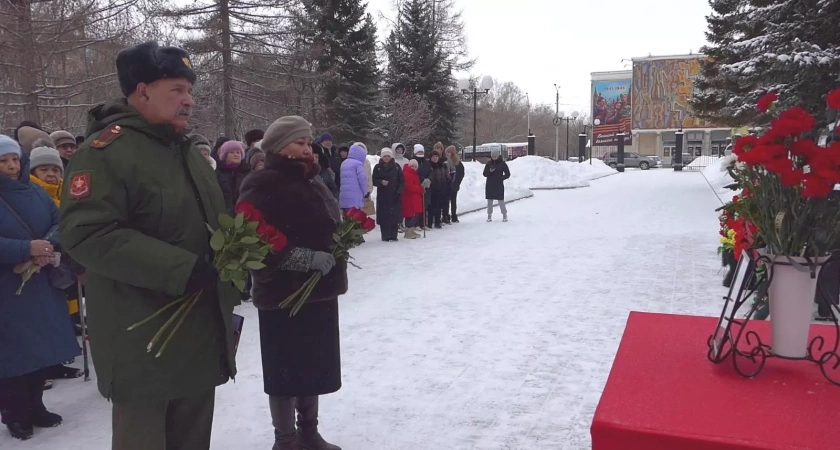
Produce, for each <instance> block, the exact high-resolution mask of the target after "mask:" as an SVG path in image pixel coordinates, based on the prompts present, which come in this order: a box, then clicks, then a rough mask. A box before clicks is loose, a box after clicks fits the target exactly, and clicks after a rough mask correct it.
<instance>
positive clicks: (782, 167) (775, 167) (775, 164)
mask: <svg viewBox="0 0 840 450" xmlns="http://www.w3.org/2000/svg"><path fill="white" fill-rule="evenodd" d="M764 167H766V168H767V170H769V171H770V172H773V173H778V174H780V175H783V174H786V173H788V172H790V171H792V170H793V161H791V160H789V159H787V158H771V159H769V160H767V161H766V162H765V163H764Z"/></svg>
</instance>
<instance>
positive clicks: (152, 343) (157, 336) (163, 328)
mask: <svg viewBox="0 0 840 450" xmlns="http://www.w3.org/2000/svg"><path fill="white" fill-rule="evenodd" d="M199 294H201V291H199V292H198V294H193V295H191V296H190V297H188V298H187V299H186V300H187V301H185V302H184V303H182V304H181V306H180V307H179V308H178V309H177V310H176V311H175V313H174V314H172V317H170V318H169V320H167V321H166V322H165V323H164V324H163V326H161V327H160V329H159V330H158V332H157V333H155V335H154V337H152V340H151V341H149V345H147V346H146V352H147V353H149V352H151V351H152V347H154V346H155V344H157V341H158V340H159V339H160V337H161V336H163V332H164V331H166V329H167V328H169V325H172V322H174V321H175V319H177V318H178V316H180V315H181V313H182V312H183V311H184V309H185V308H186V307H187V306H188V305H189V304H190V300H191V299H194V298H195V297H197V296H198V295H199Z"/></svg>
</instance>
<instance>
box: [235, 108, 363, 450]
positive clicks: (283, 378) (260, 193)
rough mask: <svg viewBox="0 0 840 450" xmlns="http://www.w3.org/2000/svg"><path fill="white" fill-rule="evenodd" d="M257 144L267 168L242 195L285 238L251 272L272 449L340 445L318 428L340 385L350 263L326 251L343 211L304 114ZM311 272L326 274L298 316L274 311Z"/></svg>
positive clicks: (321, 449)
mask: <svg viewBox="0 0 840 450" xmlns="http://www.w3.org/2000/svg"><path fill="white" fill-rule="evenodd" d="M262 148H263V150H264V151H265V153H266V154H265V169H263V170H262V171H259V172H253V173H251V175H249V176H248V178H246V179H245V182H244V183H243V184H242V192H241V194H240V197H239V198H240V201H246V202H249V203H251V204H253V205H254V206H255V207H256V208H257V209H258V210H260V211H261V212H262V213H263V216H264V217H265V221H266V222H267V223H268V224H270V225H273V226H274V227H276V228H277V229H278V230H280V231H281V232H282V233H283V234H284V235H285V236H286V238H287V239H288V244H287V245H286V247H285V248H284V249H283V250H282V251H280V252H278V253H270V254H269V256H268V257H266V259H265V261H264V263H265V264H266V268H264V269H261V270H257V271H253V272H252V276H253V278H254V289H253V295H254V306H256V307H257V308H258V309H259V322H260V348H261V351H262V369H263V382H264V388H265V393H266V394H268V396H269V397H268V398H269V407H270V410H271V421H272V424H273V425H274V437H275V443H274V447H273V450H300V449H308V450H340V449H339V447H337V446H335V445H332V444H329V443H327V442H326V441H325V440H324V438H323V437H321V435H320V433H319V432H318V397H319V396H320V395H324V394H330V393H333V392H336V391H338V390H339V389H340V388H341V357H340V349H339V332H338V296H339V295H342V294H344V293H345V292H347V266H346V264H345V263H343V262H336V260H335V258H333V256H332V254H331V250H330V246H331V245H332V244H333V232H334V231H335V229H336V226H337V224H338V223H340V221H341V220H342V218H341V211H340V210H339V208H338V203H337V202H336V200H335V197H333V194H332V193H331V192H330V191H329V189H327V186H326V185H325V184H324V182H323V181H322V180H321V177H320V176H319V174H320V172H321V166H320V165H319V164H318V162H317V161H316V160H315V157H314V155H313V154H312V129H311V125H310V124H309V123H308V122H307V121H306V120H304V119H303V118H302V117H298V116H287V117H282V118H280V119H277V121H275V122H274V123H273V124H271V126H269V127H268V129H267V130H266V132H265V137H264V138H263V141H262ZM360 165H361V164H360ZM342 187H343V186H342ZM316 271H317V272H321V274H323V278H321V280H320V281H319V282H318V285H317V287H316V288H315V289H314V290H313V291H312V294H311V296H310V297H309V300H308V301H307V303H306V305H305V306H303V308H302V309H301V310H300V311H299V312H298V313H297V315H295V316H294V317H290V316H289V310H288V309H279V305H280V303H281V302H282V301H283V300H285V299H286V298H287V297H288V296H289V295H290V294H292V293H293V292H295V291H296V290H298V289H299V288H300V287H301V286H302V285H303V284H304V283H305V282H306V281H307V280H308V279H309V277H310V276H311V275H313V274H314V273H315V272H316ZM295 411H297V414H298V416H297V427H296V426H295Z"/></svg>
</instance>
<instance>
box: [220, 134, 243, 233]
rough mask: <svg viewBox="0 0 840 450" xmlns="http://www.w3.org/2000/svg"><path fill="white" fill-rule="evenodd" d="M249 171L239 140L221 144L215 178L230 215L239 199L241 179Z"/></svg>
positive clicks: (232, 213)
mask: <svg viewBox="0 0 840 450" xmlns="http://www.w3.org/2000/svg"><path fill="white" fill-rule="evenodd" d="M250 172H251V163H250V162H249V161H246V160H245V149H244V145H243V144H242V143H241V142H239V141H227V142H225V143H224V144H222V146H221V147H220V148H219V160H218V163H217V165H216V178H217V179H218V180H219V187H221V188H222V194H224V197H225V207H226V208H227V211H228V214H230V215H231V216H233V215H234V208H236V202H237V201H238V200H239V188H240V187H241V186H242V180H244V179H245V177H246V176H247V175H248V173H250Z"/></svg>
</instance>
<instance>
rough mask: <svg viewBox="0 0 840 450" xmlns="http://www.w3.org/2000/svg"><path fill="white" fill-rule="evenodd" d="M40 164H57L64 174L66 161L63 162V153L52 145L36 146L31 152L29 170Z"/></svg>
mask: <svg viewBox="0 0 840 450" xmlns="http://www.w3.org/2000/svg"><path fill="white" fill-rule="evenodd" d="M40 166H56V167H58V168H59V169H60V170H61V176H62V177H63V176H64V163H62V162H61V155H59V154H58V150H56V149H54V148H51V147H36V148H34V149H32V152H31V153H30V154H29V170H30V171H33V170H35V168H36V167H40Z"/></svg>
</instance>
